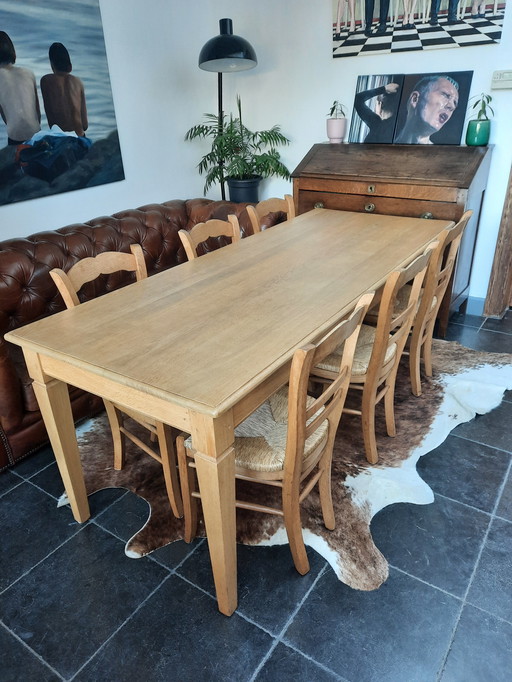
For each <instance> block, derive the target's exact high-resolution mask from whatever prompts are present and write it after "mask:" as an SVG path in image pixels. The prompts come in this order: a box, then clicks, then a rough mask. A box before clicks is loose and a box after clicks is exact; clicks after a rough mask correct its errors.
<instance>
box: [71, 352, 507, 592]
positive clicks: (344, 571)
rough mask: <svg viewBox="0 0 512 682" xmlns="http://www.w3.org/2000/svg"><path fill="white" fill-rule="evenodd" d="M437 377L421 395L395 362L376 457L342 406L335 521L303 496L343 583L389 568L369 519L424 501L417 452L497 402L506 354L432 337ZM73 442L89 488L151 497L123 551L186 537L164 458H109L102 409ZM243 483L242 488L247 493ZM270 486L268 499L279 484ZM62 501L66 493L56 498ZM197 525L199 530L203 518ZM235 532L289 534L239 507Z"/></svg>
mask: <svg viewBox="0 0 512 682" xmlns="http://www.w3.org/2000/svg"><path fill="white" fill-rule="evenodd" d="M433 364H434V370H435V371H434V375H435V376H434V378H433V379H423V380H422V387H423V393H422V395H421V396H420V397H419V398H416V397H414V396H413V395H412V393H411V391H410V384H409V378H408V373H407V367H406V365H405V364H404V365H403V366H401V368H400V372H399V377H398V381H397V388H396V397H395V409H396V423H397V436H396V437H395V438H389V437H387V436H386V435H385V426H384V417H383V408H382V407H381V406H378V408H377V443H378V450H379V462H378V464H376V465H370V464H368V462H367V461H366V459H365V457H364V454H363V445H362V437H361V426H360V420H359V418H358V417H354V416H349V415H343V417H342V419H341V423H340V427H339V430H338V435H337V437H336V442H335V446H334V454H333V467H332V488H333V500H334V508H335V514H336V528H335V530H334V531H328V530H326V529H325V527H324V525H323V523H322V516H321V512H320V508H319V504H318V497H317V494H316V491H315V492H314V493H312V494H311V495H310V496H309V498H308V499H307V500H306V501H305V502H304V504H303V510H302V523H303V529H304V540H305V542H306V544H307V545H309V546H311V547H312V548H314V549H315V550H316V551H318V552H319V553H320V554H321V555H322V556H323V557H325V559H327V561H328V562H329V563H330V565H331V566H332V568H333V570H334V571H335V573H336V575H337V576H338V578H339V579H340V580H342V581H343V582H344V583H346V584H347V585H350V586H351V587H353V588H356V589H360V590H373V589H376V588H378V587H379V586H380V585H381V584H382V583H383V582H384V581H385V580H386V578H387V576H388V563H387V561H386V559H385V558H384V556H383V555H382V554H381V553H380V551H379V550H378V549H377V547H376V546H375V545H374V543H373V540H372V536H371V533H370V521H371V519H372V517H373V516H374V514H376V513H377V512H378V511H379V510H381V509H382V508H383V507H385V506H387V505H389V504H393V503H396V502H409V503H412V504H429V503H431V502H433V500H434V495H433V493H432V490H431V489H430V488H429V486H428V485H427V484H426V483H425V482H424V481H423V480H422V479H421V478H420V476H419V475H418V474H417V472H416V462H417V461H418V459H419V458H420V457H421V456H422V455H425V454H426V453H427V452H430V451H431V450H433V449H434V448H436V447H437V446H438V445H440V444H441V443H442V442H443V441H444V440H445V438H446V437H447V435H448V434H449V433H450V431H451V430H452V429H453V428H454V427H455V426H456V425H457V424H460V423H462V422H466V421H469V420H470V419H472V418H473V417H474V416H475V414H483V413H485V412H488V411H490V410H492V409H493V408H495V407H497V406H498V405H499V403H500V402H501V400H502V397H503V393H504V391H505V390H506V389H510V388H512V355H508V354H494V353H483V352H477V351H473V350H469V349H467V348H464V347H462V346H460V345H459V344H457V343H454V342H447V341H439V340H436V341H434V348H433ZM78 440H79V446H80V451H81V456H82V461H83V466H84V474H85V482H86V488H87V491H88V493H89V494H91V493H94V492H96V491H98V490H101V489H104V488H111V487H121V488H127V489H128V490H131V491H133V492H134V493H136V494H137V495H140V496H141V497H142V498H144V499H145V500H146V501H147V502H148V504H149V507H150V509H149V517H148V520H147V522H146V524H145V525H144V526H143V527H142V528H141V529H140V530H139V531H138V532H137V533H136V534H135V535H134V536H133V537H132V538H131V539H130V540H129V541H128V543H127V544H126V548H125V552H126V554H127V555H128V556H130V557H133V558H139V557H142V556H144V555H146V554H149V553H150V552H153V551H154V550H155V549H158V548H159V547H163V546H164V545H167V544H168V543H171V542H174V541H175V540H179V539H181V538H182V537H183V535H182V532H183V522H182V520H180V519H176V518H175V517H174V516H173V514H172V512H171V510H170V508H169V504H168V501H167V496H166V492H165V486H164V481H163V476H162V473H161V467H160V465H159V464H158V463H157V462H155V461H154V460H153V459H152V458H150V457H148V456H146V455H144V454H143V453H141V451H140V450H138V449H137V448H135V447H131V446H130V447H129V449H128V454H127V463H126V466H125V468H124V469H123V470H122V471H115V470H114V469H113V466H112V443H111V437H110V430H109V427H108V423H107V421H106V417H105V416H100V417H98V418H96V419H94V420H90V421H89V422H87V423H86V424H85V425H82V427H80V429H79V439H78ZM245 485H246V489H245V490H244V491H243V492H244V495H245V496H246V497H247V495H250V494H251V489H250V486H248V485H247V484H245ZM267 487H268V486H258V494H259V495H260V500H261V494H262V491H264V492H265V494H267V500H266V503H267V504H271V503H272V495H273V494H275V493H276V491H274V490H270V491H269V492H268V493H266V490H267ZM62 503H64V504H65V503H66V499H65V496H64V497H63V499H62V501H61V502H60V503H59V504H62ZM199 531H200V534H204V529H203V526H202V524H200V526H199ZM237 540H238V542H240V543H244V544H248V545H258V544H264V545H269V544H270V545H271V544H283V543H286V542H287V537H286V532H285V531H284V527H283V525H282V521H281V519H280V517H276V516H273V515H265V514H261V513H256V512H248V511H245V510H238V511H237ZM290 561H291V559H290Z"/></svg>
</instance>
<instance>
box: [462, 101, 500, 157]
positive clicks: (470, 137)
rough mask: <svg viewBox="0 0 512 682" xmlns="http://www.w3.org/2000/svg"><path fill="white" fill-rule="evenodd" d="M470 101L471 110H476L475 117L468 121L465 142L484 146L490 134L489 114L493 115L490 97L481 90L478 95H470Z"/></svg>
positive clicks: (475, 145) (470, 144)
mask: <svg viewBox="0 0 512 682" xmlns="http://www.w3.org/2000/svg"><path fill="white" fill-rule="evenodd" d="M471 101H472V102H473V104H472V106H471V110H472V111H473V112H476V118H474V119H471V120H469V121H468V128H467V131H466V144H467V145H469V146H471V147H485V145H486V144H487V143H488V142H489V136H490V134H491V120H490V116H494V109H493V108H492V107H491V102H492V97H491V95H487V94H486V93H485V92H482V94H481V95H480V96H476V97H472V98H471V100H470V102H471Z"/></svg>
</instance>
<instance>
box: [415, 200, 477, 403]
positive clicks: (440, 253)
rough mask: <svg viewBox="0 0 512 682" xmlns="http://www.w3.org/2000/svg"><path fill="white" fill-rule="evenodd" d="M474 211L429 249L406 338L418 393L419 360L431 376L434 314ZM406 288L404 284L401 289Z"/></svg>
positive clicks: (443, 293)
mask: <svg viewBox="0 0 512 682" xmlns="http://www.w3.org/2000/svg"><path fill="white" fill-rule="evenodd" d="M472 215H473V211H466V212H465V213H464V215H463V216H462V218H461V219H460V220H459V222H458V223H457V224H456V225H454V226H453V227H450V228H447V229H446V230H443V232H442V233H441V234H440V235H439V243H438V246H437V248H436V249H435V250H434V251H433V252H432V257H431V259H430V263H429V266H428V270H427V274H426V275H425V281H424V285H423V289H422V291H421V294H420V300H419V305H418V311H417V313H416V316H415V318H414V322H413V326H412V330H411V335H410V338H409V341H408V348H407V349H406V351H405V352H407V353H409V371H410V376H411V388H412V392H413V393H414V395H417V396H419V395H421V375H420V363H421V360H423V363H424V366H425V374H426V375H427V376H429V377H431V376H432V338H433V336H434V326H435V323H436V318H437V314H438V312H439V308H440V307H441V303H442V301H443V297H444V295H445V293H446V289H447V287H448V284H449V282H450V278H451V276H452V273H453V269H454V267H455V260H456V258H457V252H458V250H459V246H460V242H461V239H462V236H463V233H464V229H465V228H466V225H467V224H468V222H469V219H470V218H471V216H472ZM406 289H407V288H406V287H404V289H403V290H406Z"/></svg>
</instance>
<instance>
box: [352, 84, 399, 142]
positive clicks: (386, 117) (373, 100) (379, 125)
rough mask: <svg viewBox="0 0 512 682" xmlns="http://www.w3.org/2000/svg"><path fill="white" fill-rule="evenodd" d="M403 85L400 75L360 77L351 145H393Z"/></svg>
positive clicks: (355, 100)
mask: <svg viewBox="0 0 512 682" xmlns="http://www.w3.org/2000/svg"><path fill="white" fill-rule="evenodd" d="M403 82H404V76H403V75H401V74H400V75H396V74H387V75H374V76H359V77H358V79H357V85H356V95H355V98H354V108H353V113H352V119H351V121H350V130H349V135H348V141H349V142H379V143H391V142H393V137H394V135H395V127H396V119H397V115H398V108H399V105H400V97H401V95H402V87H403Z"/></svg>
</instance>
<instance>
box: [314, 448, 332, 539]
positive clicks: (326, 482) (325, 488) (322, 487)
mask: <svg viewBox="0 0 512 682" xmlns="http://www.w3.org/2000/svg"><path fill="white" fill-rule="evenodd" d="M326 459H327V458H326ZM319 466H320V467H321V469H322V473H321V476H320V478H319V480H318V492H319V495H320V507H321V509H322V516H323V519H324V526H325V527H326V528H327V530H334V528H335V526H336V522H335V519H334V507H333V504H332V485H331V457H329V458H328V461H326V462H325V463H324V462H320V465H319Z"/></svg>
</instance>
